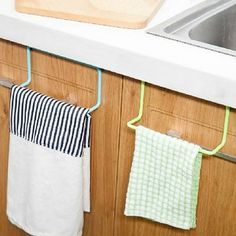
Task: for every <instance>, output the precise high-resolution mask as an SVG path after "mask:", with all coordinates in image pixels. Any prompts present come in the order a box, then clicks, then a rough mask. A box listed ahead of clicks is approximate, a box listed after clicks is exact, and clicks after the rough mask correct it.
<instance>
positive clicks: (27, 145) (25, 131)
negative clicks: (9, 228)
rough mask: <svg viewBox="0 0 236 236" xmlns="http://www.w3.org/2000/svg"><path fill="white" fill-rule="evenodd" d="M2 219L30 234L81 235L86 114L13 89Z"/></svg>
mask: <svg viewBox="0 0 236 236" xmlns="http://www.w3.org/2000/svg"><path fill="white" fill-rule="evenodd" d="M10 110H11V115H10V150H9V165H8V193H7V215H8V218H9V220H10V221H11V222H12V223H13V224H15V225H17V226H18V227H20V228H22V229H23V230H25V231H26V232H27V233H29V234H31V235H37V236H80V235H82V228H83V211H84V210H86V211H89V207H90V206H89V182H90V179H89V177H90V176H89V166H90V164H89V163H90V156H89V141H90V120H91V117H90V115H89V113H88V112H89V110H88V109H86V108H81V107H76V106H74V105H71V104H67V103H65V102H61V101H58V100H56V99H53V98H50V97H48V96H45V95H43V94H40V93H37V92H34V91H32V90H30V89H27V88H22V87H19V86H13V88H12V92H11V103H10Z"/></svg>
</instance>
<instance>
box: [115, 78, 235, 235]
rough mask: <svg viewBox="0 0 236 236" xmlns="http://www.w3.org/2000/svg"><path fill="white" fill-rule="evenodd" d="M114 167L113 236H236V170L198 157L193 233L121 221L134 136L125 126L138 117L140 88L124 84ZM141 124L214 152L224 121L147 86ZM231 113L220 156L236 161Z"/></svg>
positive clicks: (213, 108) (217, 109) (218, 109)
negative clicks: (230, 157)
mask: <svg viewBox="0 0 236 236" xmlns="http://www.w3.org/2000/svg"><path fill="white" fill-rule="evenodd" d="M123 88H124V90H123V101H124V102H123V104H122V118H121V134H120V140H121V141H120V155H119V167H118V188H117V201H116V222H115V234H114V235H115V236H124V235H125V236H184V235H188V236H234V235H236V224H235V213H236V181H235V179H236V164H233V163H230V162H227V161H224V160H222V159H219V158H216V157H203V163H202V171H201V178H200V192H199V199H198V208H197V228H196V229H194V230H190V231H186V230H180V229H176V228H173V227H170V226H167V225H164V224H160V223H157V222H152V221H149V220H145V219H142V218H137V217H126V216H124V206H125V197H126V191H127V186H128V179H129V173H130V167H131V163H132V158H133V151H134V140H135V133H134V131H133V130H130V129H129V128H127V125H126V123H127V121H129V120H130V119H131V118H133V117H135V116H137V114H138V109H139V97H140V94H139V91H140V83H139V82H136V81H134V80H131V79H128V78H126V79H125V81H124V85H123ZM145 94H146V95H145V108H144V117H143V118H142V120H141V124H142V125H144V126H146V127H148V128H151V129H153V130H156V131H159V132H162V133H167V131H168V130H170V129H173V130H176V131H178V132H179V133H180V134H181V135H182V138H184V139H186V140H189V141H191V142H194V143H196V144H201V145H204V146H206V147H210V148H211V147H214V146H216V145H217V144H218V143H219V142H220V140H221V135H222V129H223V123H224V122H223V121H224V107H222V106H217V105H214V104H212V103H208V102H205V101H202V100H199V99H193V98H191V97H189V96H184V95H180V94H178V93H175V92H171V91H168V90H165V89H161V88H158V87H156V86H151V85H147V86H146V93H145ZM235 144H236V113H235V111H232V113H231V119H230V128H229V134H228V141H227V145H226V147H225V148H224V149H223V151H224V152H227V153H230V154H233V155H236V145H235Z"/></svg>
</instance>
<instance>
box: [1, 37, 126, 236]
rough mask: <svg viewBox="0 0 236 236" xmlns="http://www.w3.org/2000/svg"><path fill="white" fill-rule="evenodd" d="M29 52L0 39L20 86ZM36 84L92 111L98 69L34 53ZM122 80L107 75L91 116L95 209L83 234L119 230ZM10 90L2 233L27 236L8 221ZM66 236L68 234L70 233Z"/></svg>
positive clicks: (4, 118) (4, 115)
mask: <svg viewBox="0 0 236 236" xmlns="http://www.w3.org/2000/svg"><path fill="white" fill-rule="evenodd" d="M25 51H26V50H25V48H24V47H22V46H19V45H15V44H12V43H8V42H6V41H0V75H2V76H5V77H9V78H13V80H14V81H15V83H18V84H19V83H20V82H22V81H24V80H25V79H26V76H27V70H26V63H25V62H26V53H25ZM32 65H33V67H32V71H33V73H32V75H33V81H32V83H31V85H30V88H32V89H34V90H36V91H39V92H42V93H44V94H47V95H49V96H52V97H55V98H58V99H60V100H66V101H68V102H71V103H74V104H77V105H80V106H84V107H91V106H93V105H94V104H95V103H96V84H97V73H96V70H94V69H91V68H88V67H85V66H81V65H79V64H76V63H73V62H69V61H66V60H63V59H59V58H56V57H52V56H50V55H46V54H42V53H39V52H35V51H33V52H32ZM121 95H122V77H121V76H118V75H115V74H112V73H109V72H104V73H103V101H102V106H101V108H99V109H98V110H97V111H95V112H94V113H93V114H92V131H91V132H92V134H91V137H92V138H91V142H92V145H91V147H92V150H91V205H92V212H91V213H90V214H86V215H85V224H84V234H83V236H97V235H102V236H111V235H112V234H113V231H114V211H115V194H116V192H115V190H116V189H115V186H116V175H117V160H118V144H119V125H120V109H121ZM8 116H9V91H8V90H7V89H5V88H0V126H1V129H0V157H1V158H0V162H1V163H0V175H1V176H0V235H1V236H25V235H26V233H24V232H23V231H21V230H20V229H18V228H17V227H15V226H13V225H12V224H10V223H9V221H8V220H7V217H6V214H5V211H6V186H7V158H8V140H9V131H8ZM65 236H66V235H65Z"/></svg>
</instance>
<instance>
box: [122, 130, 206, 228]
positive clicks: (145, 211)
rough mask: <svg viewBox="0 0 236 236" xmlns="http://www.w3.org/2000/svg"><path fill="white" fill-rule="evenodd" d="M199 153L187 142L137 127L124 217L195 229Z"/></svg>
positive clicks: (194, 146) (197, 149)
mask: <svg viewBox="0 0 236 236" xmlns="http://www.w3.org/2000/svg"><path fill="white" fill-rule="evenodd" d="M199 150H200V147H199V146H197V145H195V144H191V143H188V142H187V141H184V140H181V139H177V138H173V137H169V136H167V135H164V134H160V133H158V132H155V131H153V130H150V129H147V128H145V127H142V126H139V127H137V130H136V141H135V151H134V158H133V163H132V168H131V173H130V180H129V186H128V192H127V197H126V206H125V215H126V216H140V217H144V218H147V219H151V220H153V221H157V222H160V223H164V224H168V225H171V226H174V227H177V228H181V229H191V228H195V227H196V207H197V198H198V187H199V177H200V169H201V161H202V155H201V154H199Z"/></svg>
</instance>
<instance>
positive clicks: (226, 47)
mask: <svg viewBox="0 0 236 236" xmlns="http://www.w3.org/2000/svg"><path fill="white" fill-rule="evenodd" d="M147 32H148V33H150V34H154V35H157V36H161V37H165V38H169V39H173V40H177V41H181V42H184V43H189V44H192V45H196V46H199V47H203V48H207V49H210V50H214V51H217V52H221V53H225V54H228V55H232V56H236V0H214V1H213V0H207V1H204V2H203V3H201V4H199V5H197V6H195V7H193V8H191V9H189V10H187V11H185V12H183V13H182V14H179V15H177V16H175V17H173V18H171V19H169V20H168V21H166V22H164V23H162V24H160V25H157V26H155V27H153V28H151V29H149V30H148V31H147Z"/></svg>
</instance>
